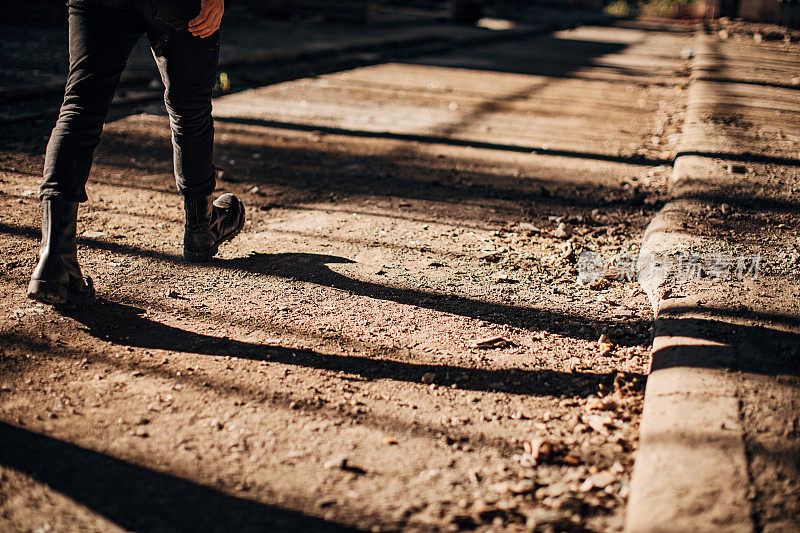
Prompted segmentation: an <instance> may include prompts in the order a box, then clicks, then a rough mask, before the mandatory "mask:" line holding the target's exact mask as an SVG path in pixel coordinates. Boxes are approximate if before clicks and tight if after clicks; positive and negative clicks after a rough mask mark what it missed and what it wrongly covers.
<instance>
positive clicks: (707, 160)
mask: <svg viewBox="0 0 800 533" xmlns="http://www.w3.org/2000/svg"><path fill="white" fill-rule="evenodd" d="M695 39H696V45H697V46H696V48H697V50H696V55H695V58H694V60H693V63H692V76H691V83H690V86H689V93H688V99H687V110H686V120H685V123H684V129H683V132H682V134H681V140H680V142H679V146H678V149H677V156H676V158H675V163H674V166H673V174H672V180H671V181H672V185H671V187H670V189H671V191H670V193H671V195H672V198H673V199H672V200H671V201H670V202H668V203H667V204H666V205H665V206H664V207H663V208H662V209H661V211H660V212H659V213H658V214H657V215H656V217H654V219H653V220H652V221H651V222H650V224H649V225H648V227H647V229H646V231H645V235H644V242H643V244H642V248H641V250H640V255H639V265H638V266H639V274H640V276H639V283H640V285H641V287H642V289H643V290H644V291H645V292H646V293H647V295H648V298H649V299H650V302H651V304H652V306H653V314H654V317H655V325H654V328H655V334H654V340H653V347H652V351H651V353H652V362H651V371H650V374H649V376H648V379H647V387H646V390H645V400H644V409H643V413H642V421H641V427H640V444H639V450H638V452H637V456H636V463H635V465H634V470H633V474H632V477H631V490H630V497H629V500H628V510H627V516H626V521H625V531H626V532H628V533H634V532H635V533H655V532H682V531H687V532H689V531H692V532H695V531H699V532H702V531H714V532H743V533H745V532H747V533H749V532H753V531H756V529H757V526H756V524H755V522H754V516H753V512H752V505H751V502H750V499H749V498H748V492H749V489H750V487H751V485H752V478H751V475H750V469H749V459H748V452H747V449H746V445H745V439H744V427H743V419H742V413H741V401H740V398H739V393H738V384H737V381H736V375H735V374H734V373H732V372H730V371H729V370H727V369H726V368H724V366H725V365H724V364H720V365H717V367H703V366H704V365H703V363H704V362H705V360H704V359H703V358H704V357H705V358H706V359H708V358H709V357H716V358H719V359H715V361H717V362H718V361H719V360H721V361H724V360H725V359H724V358H725V357H726V356H727V354H728V352H729V351H730V348H731V347H730V346H729V345H726V344H725V343H719V342H713V341H710V340H708V339H707V338H704V335H703V334H702V333H701V332H699V331H698V333H697V335H696V336H691V335H688V336H687V335H685V334H684V335H675V334H674V329H675V328H674V326H673V327H672V328H670V322H673V323H674V322H675V321H676V320H678V321H680V320H681V319H684V320H686V319H691V318H698V317H700V316H703V314H704V312H706V310H705V309H703V308H702V307H700V306H699V305H697V299H696V298H692V295H686V296H683V297H677V298H676V297H670V298H665V291H666V290H667V288H668V287H669V286H671V285H672V282H673V281H674V277H675V272H674V271H667V272H661V273H658V272H655V271H654V270H653V269H646V268H643V265H646V264H647V263H646V261H648V259H649V258H650V257H652V255H653V254H654V253H657V254H664V253H670V252H672V253H674V252H677V251H681V250H686V249H687V248H691V247H693V246H695V245H698V244H700V243H702V242H707V240H708V239H704V238H702V237H697V236H692V235H689V234H688V233H686V231H684V230H683V228H682V226H681V219H682V216H681V215H682V213H683V212H685V211H686V207H687V205H690V204H691V203H692V200H689V199H686V198H681V197H682V196H685V194H683V193H684V192H685V191H686V190H687V189H691V188H692V183H697V180H698V176H700V177H702V176H703V174H705V175H706V176H708V175H710V174H712V173H714V172H717V171H718V169H717V167H716V166H715V165H714V159H713V158H714V154H713V151H710V152H709V153H708V154H707V155H694V154H697V152H699V151H700V150H698V148H697V145H698V141H699V142H700V143H702V139H703V137H704V135H705V134H706V131H704V129H703V128H702V126H701V123H702V120H701V118H702V117H701V115H702V113H703V112H704V111H705V110H707V109H708V107H707V106H708V103H709V101H714V98H718V97H717V96H716V93H714V92H712V91H710V90H709V88H708V82H707V81H705V80H704V79H703V73H704V72H706V71H709V70H711V69H714V68H715V67H718V66H719V64H720V61H721V58H720V56H719V54H717V53H716V51H715V49H714V46H713V42H712V39H713V37H711V36H709V35H707V34H706V32H705V30H704V29H702V28H701V29H699V30H698V31H697V34H696V37H695ZM695 203H696V202H695ZM695 296H696V295H695ZM684 333H687V332H684ZM698 354H699V355H698Z"/></svg>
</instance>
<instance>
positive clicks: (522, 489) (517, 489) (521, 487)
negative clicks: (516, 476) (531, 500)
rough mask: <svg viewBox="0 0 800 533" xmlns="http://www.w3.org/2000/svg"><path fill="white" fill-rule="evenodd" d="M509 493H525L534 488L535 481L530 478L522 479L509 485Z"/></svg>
mask: <svg viewBox="0 0 800 533" xmlns="http://www.w3.org/2000/svg"><path fill="white" fill-rule="evenodd" d="M508 490H509V492H511V494H527V493H529V492H533V491H534V490H536V482H535V481H533V480H532V479H522V480H520V481H518V482H516V483H513V484H511V485H510V486H509V489H508Z"/></svg>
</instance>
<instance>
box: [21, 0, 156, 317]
mask: <svg viewBox="0 0 800 533" xmlns="http://www.w3.org/2000/svg"><path fill="white" fill-rule="evenodd" d="M80 3H81V2H79V1H76V2H75V4H80ZM131 15H132V14H131V13H127V12H125V11H121V10H119V9H105V8H97V7H91V8H86V7H81V6H79V5H76V6H73V7H70V9H69V56H70V67H69V76H68V79H67V86H66V90H65V95H64V103H63V104H62V106H61V112H60V114H59V118H58V122H57V123H56V126H55V128H54V129H53V133H52V135H51V137H50V142H49V143H48V145H47V153H46V156H45V165H44V179H43V181H42V185H41V189H40V197H41V199H42V208H43V209H42V211H43V212H42V243H41V247H40V249H39V262H38V264H37V265H36V268H35V269H34V271H33V274H32V275H31V281H30V284H29V285H28V296H29V297H30V298H34V299H36V300H39V301H42V302H45V303H49V304H55V305H68V306H78V307H85V306H87V305H89V304H90V303H91V301H92V297H93V296H94V288H93V287H92V283H91V279H90V278H86V279H84V278H83V275H82V273H81V269H80V266H79V264H78V256H77V244H76V242H75V239H76V231H77V226H76V224H77V216H78V204H79V202H83V201H86V190H85V185H86V179H87V178H88V176H89V170H90V167H91V163H92V156H93V153H94V149H95V147H96V146H97V142H98V140H99V138H100V132H101V131H102V128H103V122H104V121H105V119H106V116H107V114H108V108H109V106H110V104H111V99H112V98H113V95H114V91H115V89H116V87H117V84H118V82H119V77H120V74H121V73H122V70H123V69H124V68H125V63H126V61H127V58H128V56H129V55H130V52H131V49H132V48H133V45H134V44H135V43H136V41H137V40H138V38H139V37H141V35H142V34H143V33H144V29H143V25H142V23H141V22H140V21H137V20H136V19H135V18H134V17H132V16H131Z"/></svg>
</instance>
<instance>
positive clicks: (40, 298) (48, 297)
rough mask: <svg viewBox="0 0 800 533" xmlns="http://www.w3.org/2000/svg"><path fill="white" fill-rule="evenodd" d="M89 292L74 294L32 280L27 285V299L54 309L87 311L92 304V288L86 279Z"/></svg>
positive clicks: (66, 288)
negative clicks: (63, 308)
mask: <svg viewBox="0 0 800 533" xmlns="http://www.w3.org/2000/svg"><path fill="white" fill-rule="evenodd" d="M87 281H88V282H89V283H88V284H89V289H90V291H89V292H88V293H86V294H83V293H82V294H75V293H73V292H70V290H69V288H68V287H66V286H64V285H62V284H60V283H54V282H52V281H45V280H40V279H32V280H31V282H30V283H29V284H28V298H30V299H32V300H36V301H37V302H42V303H44V304H48V305H52V306H55V307H65V308H69V309H89V308H91V307H92V305H93V304H94V294H95V293H94V287H93V286H92V284H91V279H90V278H87Z"/></svg>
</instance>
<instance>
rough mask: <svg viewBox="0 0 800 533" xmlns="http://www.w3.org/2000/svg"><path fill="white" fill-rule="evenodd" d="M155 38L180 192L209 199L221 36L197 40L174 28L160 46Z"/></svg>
mask: <svg viewBox="0 0 800 533" xmlns="http://www.w3.org/2000/svg"><path fill="white" fill-rule="evenodd" d="M153 39H154V37H153V36H152V35H151V43H152V44H153V56H154V57H155V60H156V64H157V65H158V70H159V71H160V73H161V79H162V81H163V82H164V87H165V89H164V103H165V104H166V108H167V112H168V113H169V121H170V128H171V129H172V148H173V159H174V163H175V182H176V185H177V187H178V191H179V192H180V193H181V194H182V195H183V196H187V197H197V196H208V195H210V194H211V193H212V192H214V187H215V175H214V164H213V158H214V122H213V120H212V118H211V93H212V91H213V89H214V81H215V78H216V72H217V59H218V57H219V32H217V33H215V34H214V35H212V36H211V37H207V38H205V39H200V38H198V37H194V36H193V35H192V34H191V33H189V31H188V30H187V29H182V30H172V31H171V32H170V33H169V34H168V36H167V37H166V42H164V43H153ZM159 45H160V46H159Z"/></svg>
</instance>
